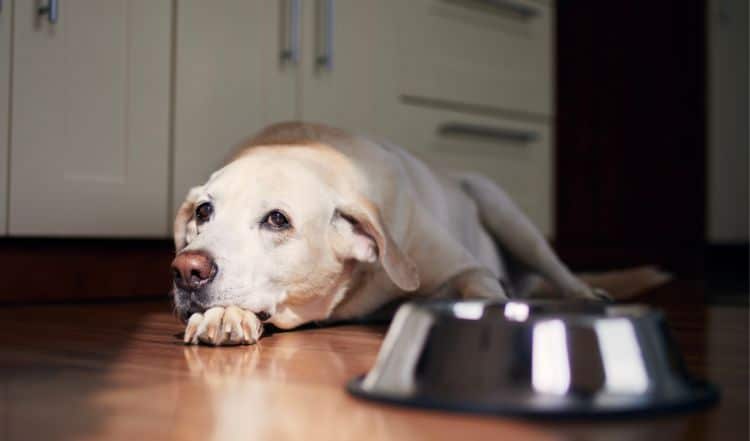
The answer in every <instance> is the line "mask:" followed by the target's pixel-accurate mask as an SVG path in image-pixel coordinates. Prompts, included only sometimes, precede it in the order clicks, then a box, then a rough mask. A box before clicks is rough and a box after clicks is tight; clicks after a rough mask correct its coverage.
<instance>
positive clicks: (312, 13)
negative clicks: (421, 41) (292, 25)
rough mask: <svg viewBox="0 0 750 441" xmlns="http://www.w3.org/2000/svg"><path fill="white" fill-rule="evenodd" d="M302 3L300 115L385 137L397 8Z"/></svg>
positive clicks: (349, 1)
mask: <svg viewBox="0 0 750 441" xmlns="http://www.w3.org/2000/svg"><path fill="white" fill-rule="evenodd" d="M303 4H304V14H303V17H304V20H303V34H302V35H303V36H304V38H303V39H302V49H303V50H302V61H301V64H300V70H301V74H302V81H301V85H302V90H301V97H302V100H301V108H302V111H301V114H302V118H303V119H305V120H308V121H316V122H323V123H328V124H331V125H334V126H336V127H340V128H344V129H347V130H352V131H362V132H366V133H370V134H373V135H375V134H377V135H379V136H385V135H388V134H389V133H390V130H389V127H390V125H391V123H392V121H391V120H392V118H393V112H392V111H393V109H395V108H396V106H397V105H398V101H399V96H398V91H397V90H396V88H395V86H396V78H397V71H396V64H395V61H396V60H395V54H396V53H395V49H396V43H397V40H396V33H395V29H396V28H395V24H396V23H395V16H396V14H398V13H400V8H399V7H398V5H397V4H394V3H392V2H390V1H371V0H339V1H334V0H315V1H303ZM394 6H395V7H394Z"/></svg>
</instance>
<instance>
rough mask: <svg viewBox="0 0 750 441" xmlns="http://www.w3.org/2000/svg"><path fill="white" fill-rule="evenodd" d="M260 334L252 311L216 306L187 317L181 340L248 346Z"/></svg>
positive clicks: (260, 328)
mask: <svg viewBox="0 0 750 441" xmlns="http://www.w3.org/2000/svg"><path fill="white" fill-rule="evenodd" d="M262 333H263V324H262V323H261V322H260V320H259V319H258V317H256V316H255V314H253V313H252V312H250V311H245V310H243V309H240V308H238V307H236V306H228V307H226V308H223V307H221V306H217V307H214V308H210V309H208V310H207V311H206V312H204V313H199V312H196V313H195V314H193V315H192V316H190V319H189V320H188V323H187V325H186V326H185V337H184V341H185V343H186V344H198V343H199V342H200V343H204V344H208V345H214V346H220V345H225V346H228V345H239V344H245V345H249V344H253V343H256V342H257V341H258V339H259V338H260V336H261V334H262Z"/></svg>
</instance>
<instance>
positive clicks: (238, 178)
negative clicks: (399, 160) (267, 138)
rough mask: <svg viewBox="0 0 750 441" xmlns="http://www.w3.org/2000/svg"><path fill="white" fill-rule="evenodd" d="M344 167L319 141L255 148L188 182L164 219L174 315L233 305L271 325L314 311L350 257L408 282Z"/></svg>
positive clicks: (351, 262) (411, 268) (329, 300)
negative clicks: (171, 216)
mask: <svg viewBox="0 0 750 441" xmlns="http://www.w3.org/2000/svg"><path fill="white" fill-rule="evenodd" d="M354 176H357V173H356V171H355V170H354V169H353V166H352V164H351V162H349V161H348V160H347V159H346V158H345V157H344V156H343V155H341V154H339V153H337V152H335V151H333V149H330V148H325V147H324V146H311V147H281V146H275V147H255V148H253V149H251V151H250V152H249V153H247V154H245V155H243V156H241V157H240V158H238V159H236V160H235V161H233V162H231V163H230V164H228V165H227V166H225V167H224V168H222V169H220V170H219V171H217V172H215V173H214V174H213V175H212V176H211V178H210V179H209V181H208V182H207V183H206V184H205V185H202V186H199V187H195V188H193V189H192V190H190V192H189V194H188V196H187V199H186V200H185V202H184V203H183V204H182V206H181V207H180V209H179V211H178V213H177V217H176V219H175V224H174V240H175V247H176V251H177V256H176V258H175V260H174V262H173V264H172V271H173V275H174V301H175V306H176V309H177V312H178V314H179V315H180V316H181V318H183V319H186V318H187V317H188V316H189V315H190V314H191V313H193V312H199V311H202V310H205V309H207V308H210V307H212V306H228V305H236V306H239V307H241V308H244V309H247V310H250V311H253V312H255V313H257V314H258V315H259V317H261V318H264V319H267V321H268V322H270V323H272V324H274V325H276V326H278V327H280V328H291V327H295V326H298V325H300V324H303V323H306V322H309V321H314V320H323V319H325V318H327V317H328V315H329V314H330V312H331V310H332V309H333V307H334V306H335V305H336V304H337V302H339V301H340V300H341V298H342V296H343V295H344V293H345V291H346V289H347V287H348V285H349V282H350V280H351V275H352V272H353V270H354V268H355V266H356V265H358V264H365V265H380V266H382V268H383V270H385V272H386V273H387V274H388V276H389V278H390V279H391V280H392V281H393V283H394V284H395V285H397V286H398V287H399V288H401V289H403V290H405V291H412V290H415V289H416V288H417V287H418V286H419V279H418V276H417V272H416V268H415V265H414V264H413V262H412V261H411V260H410V259H409V258H408V257H407V256H406V255H405V254H404V253H403V252H402V251H401V250H400V249H399V247H398V246H397V245H396V243H394V241H393V239H392V238H391V236H390V234H389V232H388V230H387V229H386V228H385V226H384V224H383V221H382V219H381V217H380V214H379V210H378V208H377V207H376V206H375V205H373V204H372V203H371V202H370V201H368V200H367V199H366V198H364V197H362V196H361V195H359V194H358V193H357V192H356V191H354V190H353V189H354V188H355V187H356V185H355V183H354V182H352V179H355V178H354Z"/></svg>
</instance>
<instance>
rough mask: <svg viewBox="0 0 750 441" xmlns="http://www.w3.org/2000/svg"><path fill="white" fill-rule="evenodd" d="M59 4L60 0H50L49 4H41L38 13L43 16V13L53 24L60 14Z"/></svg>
mask: <svg viewBox="0 0 750 441" xmlns="http://www.w3.org/2000/svg"><path fill="white" fill-rule="evenodd" d="M59 12H60V11H59V4H58V0H48V1H47V6H40V7H39V9H38V10H37V13H38V14H39V16H40V17H41V16H42V15H46V16H47V21H49V22H50V23H52V24H56V23H57V18H58V14H59Z"/></svg>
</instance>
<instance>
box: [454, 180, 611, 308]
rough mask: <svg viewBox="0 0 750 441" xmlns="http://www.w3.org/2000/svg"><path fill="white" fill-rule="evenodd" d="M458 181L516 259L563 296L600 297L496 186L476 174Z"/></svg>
mask: <svg viewBox="0 0 750 441" xmlns="http://www.w3.org/2000/svg"><path fill="white" fill-rule="evenodd" d="M460 180H461V186H462V188H463V189H464V191H465V192H466V193H467V194H468V195H469V196H470V197H471V198H472V199H474V200H475V201H476V202H477V206H478V208H479V215H480V217H481V220H482V223H483V224H484V225H485V226H486V227H487V229H489V230H490V232H491V233H492V235H493V236H494V237H495V238H496V239H497V240H498V241H499V242H500V243H501V244H502V245H503V246H504V247H505V249H506V250H507V251H508V252H510V253H511V254H512V255H513V256H514V257H515V258H516V259H518V260H519V261H520V262H521V263H523V264H525V265H527V266H529V267H530V268H531V269H532V270H534V271H536V272H538V273H539V274H540V275H542V276H544V277H545V278H546V279H547V280H549V281H550V282H551V283H552V284H553V285H554V286H555V287H556V288H557V289H559V290H560V291H561V292H562V293H563V294H564V295H566V296H575V297H586V298H594V299H599V298H600V297H599V295H598V294H596V293H595V291H594V290H592V289H591V288H590V287H589V286H587V285H586V284H585V283H583V282H582V281H581V280H579V279H578V278H577V277H575V276H574V275H573V274H572V273H571V272H570V270H568V268H567V267H566V266H565V265H564V264H563V263H562V262H561V261H560V259H558V257H557V256H556V255H555V253H554V251H552V249H551V248H550V246H549V244H548V243H547V240H546V239H545V238H544V237H543V236H542V234H541V233H540V232H539V230H537V228H536V227H535V226H534V225H533V224H532V223H531V221H530V220H529V219H528V218H527V217H526V215H525V214H523V212H521V210H520V209H519V208H518V207H517V206H516V204H515V203H514V202H513V201H512V200H511V199H510V197H509V196H508V195H507V194H506V193H505V192H504V191H503V190H502V189H501V188H500V187H499V186H497V185H496V184H495V183H494V182H492V181H491V180H489V179H488V178H485V177H484V176H480V175H476V174H471V175H464V176H462V177H461V178H460Z"/></svg>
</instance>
